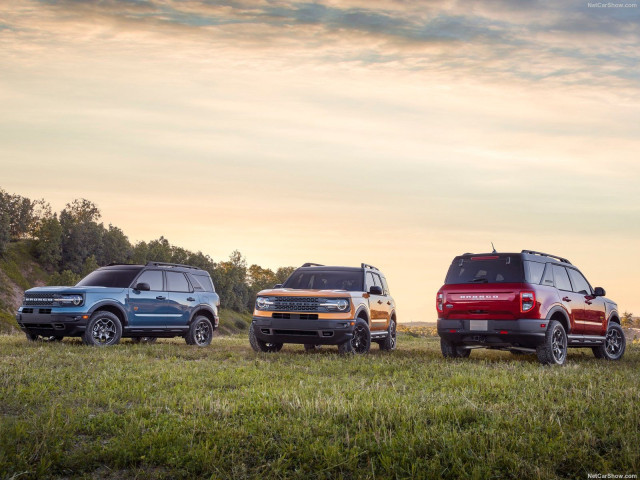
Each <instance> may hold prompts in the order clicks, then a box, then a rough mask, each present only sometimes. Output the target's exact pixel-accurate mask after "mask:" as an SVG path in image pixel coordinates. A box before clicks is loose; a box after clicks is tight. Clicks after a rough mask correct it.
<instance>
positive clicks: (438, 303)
mask: <svg viewBox="0 0 640 480" xmlns="http://www.w3.org/2000/svg"><path fill="white" fill-rule="evenodd" d="M436 307H437V308H438V311H439V312H444V295H443V294H442V293H440V292H439V293H438V297H437V299H436Z"/></svg>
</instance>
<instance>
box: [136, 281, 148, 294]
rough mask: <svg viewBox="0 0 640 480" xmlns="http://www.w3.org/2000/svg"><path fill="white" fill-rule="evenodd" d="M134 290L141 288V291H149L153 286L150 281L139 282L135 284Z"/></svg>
mask: <svg viewBox="0 0 640 480" xmlns="http://www.w3.org/2000/svg"><path fill="white" fill-rule="evenodd" d="M134 290H140V291H141V292H148V291H149V290H151V287H150V286H149V284H148V283H144V282H143V283H138V284H137V285H136V286H135V289H134Z"/></svg>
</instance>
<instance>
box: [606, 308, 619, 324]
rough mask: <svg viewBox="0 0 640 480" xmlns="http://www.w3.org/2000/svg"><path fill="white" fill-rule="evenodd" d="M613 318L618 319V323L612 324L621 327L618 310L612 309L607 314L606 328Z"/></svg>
mask: <svg viewBox="0 0 640 480" xmlns="http://www.w3.org/2000/svg"><path fill="white" fill-rule="evenodd" d="M614 316H615V317H617V318H618V322H614V323H618V325H621V323H620V314H619V313H618V309H616V308H614V309H613V310H611V311H610V312H609V315H608V316H607V327H608V326H609V324H610V323H611V318H612V317H614Z"/></svg>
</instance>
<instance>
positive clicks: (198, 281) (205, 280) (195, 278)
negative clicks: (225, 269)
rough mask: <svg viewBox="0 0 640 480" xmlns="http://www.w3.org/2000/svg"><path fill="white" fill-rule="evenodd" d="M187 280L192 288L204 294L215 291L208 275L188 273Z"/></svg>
mask: <svg viewBox="0 0 640 480" xmlns="http://www.w3.org/2000/svg"><path fill="white" fill-rule="evenodd" d="M189 280H191V283H192V284H193V287H194V288H196V289H201V290H204V291H205V292H215V289H214V288H213V282H212V281H211V277H209V275H202V274H197V273H193V274H191V273H190V274H189Z"/></svg>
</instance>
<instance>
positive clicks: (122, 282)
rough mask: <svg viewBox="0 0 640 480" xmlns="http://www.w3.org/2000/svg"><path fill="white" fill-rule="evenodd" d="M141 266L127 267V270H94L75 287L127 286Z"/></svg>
mask: <svg viewBox="0 0 640 480" xmlns="http://www.w3.org/2000/svg"><path fill="white" fill-rule="evenodd" d="M140 270H142V267H140V268H139V269H137V268H129V269H127V270H117V269H111V268H110V269H108V270H95V271H93V272H91V273H90V274H89V275H87V276H86V277H84V278H83V279H82V280H80V281H79V282H78V283H77V284H76V287H111V288H127V287H129V285H131V282H133V279H134V278H136V276H137V275H138V273H140Z"/></svg>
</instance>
